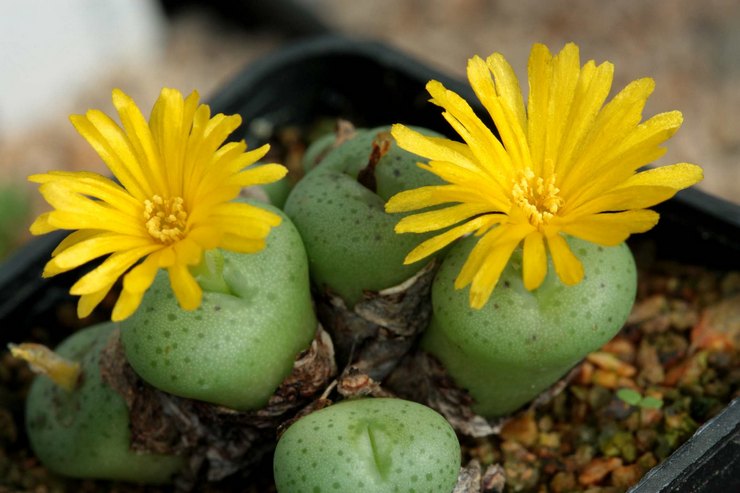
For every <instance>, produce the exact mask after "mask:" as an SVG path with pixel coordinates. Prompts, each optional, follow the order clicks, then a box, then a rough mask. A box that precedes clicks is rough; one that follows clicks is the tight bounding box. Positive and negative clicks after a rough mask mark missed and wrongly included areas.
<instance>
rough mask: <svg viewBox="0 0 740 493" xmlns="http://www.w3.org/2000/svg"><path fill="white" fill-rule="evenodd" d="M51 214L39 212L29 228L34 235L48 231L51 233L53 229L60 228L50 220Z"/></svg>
mask: <svg viewBox="0 0 740 493" xmlns="http://www.w3.org/2000/svg"><path fill="white" fill-rule="evenodd" d="M50 214H51V213H50V212H43V213H41V214H39V216H38V217H37V218H36V219H35V220H34V221H33V223H31V226H29V228H28V230H29V231H30V232H31V234H32V235H45V234H46V233H51V232H52V231H56V230H58V229H59V228H58V227H57V226H54V225H52V224H51V223H50V222H49V216H50Z"/></svg>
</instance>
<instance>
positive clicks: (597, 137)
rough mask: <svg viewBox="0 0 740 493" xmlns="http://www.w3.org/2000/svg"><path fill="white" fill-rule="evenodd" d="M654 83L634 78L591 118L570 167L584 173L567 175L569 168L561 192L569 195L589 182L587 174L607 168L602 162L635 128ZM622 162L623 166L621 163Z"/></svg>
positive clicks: (610, 155) (592, 174) (595, 174)
mask: <svg viewBox="0 0 740 493" xmlns="http://www.w3.org/2000/svg"><path fill="white" fill-rule="evenodd" d="M654 87H655V83H654V82H653V80H652V79H649V78H645V79H639V80H636V81H633V82H631V83H630V84H628V85H627V87H625V88H624V89H622V90H621V91H620V92H619V93H618V94H617V95H616V96H615V97H614V98H613V99H612V100H611V101H609V103H607V104H606V106H604V108H603V109H602V110H601V112H600V113H599V115H598V116H597V117H596V119H595V120H594V123H593V127H592V129H591V131H590V132H589V135H588V138H587V139H585V140H584V142H583V145H582V146H581V149H580V150H579V151H578V155H577V156H573V163H572V165H571V167H572V169H573V170H575V169H577V170H581V171H582V172H583V173H582V174H580V175H577V178H576V177H573V178H571V177H570V174H571V173H572V172H571V173H569V175H568V176H567V177H564V179H563V180H564V181H563V182H562V183H561V187H560V188H561V190H562V191H563V193H564V194H566V195H571V188H573V189H575V188H576V187H577V186H579V184H580V186H583V185H585V184H588V181H587V177H589V176H598V175H599V174H600V173H602V172H603V170H605V169H608V168H605V167H604V166H603V165H602V163H605V162H611V158H612V156H613V155H615V152H617V151H619V150H620V147H619V146H620V145H621V144H622V143H623V142H625V141H626V139H628V137H629V135H630V134H631V133H632V132H634V131H635V129H636V128H637V126H638V124H639V123H640V119H641V118H642V109H643V108H644V106H645V102H646V101H647V98H648V97H649V96H650V94H651V93H652V91H653V89H654ZM548 137H549V136H548ZM620 162H621V161H620ZM627 164H630V165H631V163H627ZM621 166H622V169H623V167H624V164H622V165H621ZM618 168H619V166H618ZM630 173H631V170H630ZM565 178H567V180H565Z"/></svg>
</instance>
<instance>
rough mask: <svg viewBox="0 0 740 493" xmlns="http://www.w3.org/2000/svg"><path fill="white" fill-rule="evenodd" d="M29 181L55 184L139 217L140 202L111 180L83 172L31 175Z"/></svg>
mask: <svg viewBox="0 0 740 493" xmlns="http://www.w3.org/2000/svg"><path fill="white" fill-rule="evenodd" d="M28 180H29V181H33V182H36V183H41V184H44V183H52V182H53V183H55V185H54V186H55V187H59V188H63V189H66V190H68V191H69V192H70V193H74V194H81V195H85V196H87V197H93V198H96V199H99V200H101V201H103V202H106V203H108V204H110V205H111V206H112V207H114V208H116V209H118V210H119V211H121V212H122V213H124V214H127V215H129V216H132V217H136V218H138V217H140V215H141V202H140V201H138V200H136V199H135V198H133V197H132V196H131V194H129V193H128V192H127V191H126V190H124V189H123V188H121V187H120V186H119V185H117V184H116V183H115V182H113V181H112V180H110V179H108V178H106V177H104V176H101V175H98V174H97V173H89V172H85V171H50V172H49V173H44V174H37V175H31V176H29V177H28Z"/></svg>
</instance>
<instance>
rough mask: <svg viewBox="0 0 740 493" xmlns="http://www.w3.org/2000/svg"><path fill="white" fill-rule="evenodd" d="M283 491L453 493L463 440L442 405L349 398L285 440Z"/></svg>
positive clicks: (279, 463) (280, 472) (281, 445)
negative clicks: (435, 408) (443, 413)
mask: <svg viewBox="0 0 740 493" xmlns="http://www.w3.org/2000/svg"><path fill="white" fill-rule="evenodd" d="M273 467H274V472H275V484H276V486H277V490H278V492H279V493H299V492H300V493H305V492H322V493H328V492H332V491H342V492H349V491H362V492H364V493H376V492H377V493H381V492H382V493H384V492H392V491H404V492H417V493H422V492H423V493H433V492H440V493H449V492H450V491H452V489H453V487H454V486H455V483H456V482H457V475H458V471H459V469H460V445H459V443H458V441H457V437H456V436H455V433H454V431H453V430H452V427H451V426H450V425H449V423H448V422H447V421H446V420H445V419H444V418H443V417H442V416H441V415H439V414H437V413H436V412H435V411H433V410H431V409H430V408H428V407H425V406H422V405H421V404H417V403H414V402H410V401H405V400H401V399H387V398H376V399H358V400H351V401H343V402H340V403H339V404H335V405H333V406H330V407H328V408H325V409H322V410H320V411H316V412H314V413H312V414H309V415H307V416H304V417H303V418H301V419H300V420H298V421H296V422H295V423H293V424H292V425H291V426H290V428H288V429H287V430H286V431H285V433H284V434H283V436H282V437H281V438H280V441H279V442H278V445H277V448H276V450H275V456H274V462H273Z"/></svg>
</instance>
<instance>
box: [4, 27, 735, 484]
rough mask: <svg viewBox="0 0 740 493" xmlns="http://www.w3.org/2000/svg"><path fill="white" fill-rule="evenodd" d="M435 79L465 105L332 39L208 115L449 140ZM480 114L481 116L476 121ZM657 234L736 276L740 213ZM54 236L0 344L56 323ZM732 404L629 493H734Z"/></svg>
mask: <svg viewBox="0 0 740 493" xmlns="http://www.w3.org/2000/svg"><path fill="white" fill-rule="evenodd" d="M430 79H437V80H439V81H441V82H443V83H444V84H445V86H446V87H448V88H450V89H452V90H454V91H456V92H457V93H458V94H460V95H462V96H463V97H465V98H466V99H467V100H468V101H471V102H473V101H476V99H475V97H474V95H473V94H472V91H471V90H470V88H469V86H467V85H466V84H464V83H462V82H460V81H458V80H455V79H452V78H450V77H448V76H446V75H444V74H442V73H439V72H437V71H435V70H433V69H430V68H429V67H427V66H425V65H423V64H421V63H419V62H417V61H415V60H413V59H411V58H409V57H407V56H405V55H404V54H401V53H399V52H397V51H394V50H392V49H390V48H388V47H387V46H384V45H382V44H378V43H374V42H364V41H353V40H348V39H346V38H340V37H322V38H317V39H314V40H309V41H303V42H300V43H298V44H296V45H294V46H291V47H288V48H286V49H283V50H281V51H280V52H278V53H275V54H273V55H270V56H269V57H267V58H265V59H263V60H261V61H258V62H256V63H253V64H251V65H250V66H249V67H248V68H247V69H246V70H245V71H244V72H243V73H242V74H241V75H239V76H238V77H236V78H235V79H234V80H233V81H232V82H231V83H230V84H228V85H227V86H226V87H223V88H222V89H221V90H220V91H219V92H218V93H217V94H215V95H214V96H213V97H212V98H211V100H210V104H211V107H212V110H213V112H214V113H215V112H223V113H240V114H241V115H242V117H243V119H244V121H245V122H246V123H245V126H244V127H243V128H242V129H241V130H240V131H239V132H237V135H236V138H245V139H246V140H247V141H248V142H249V144H250V146H252V145H255V144H258V143H261V142H262V141H263V140H264V138H265V136H267V135H269V134H270V130H271V129H273V128H279V127H282V126H286V125H301V124H307V123H310V122H312V121H314V120H315V119H316V118H317V117H320V116H330V117H343V118H346V119H349V120H351V121H353V122H355V123H356V124H358V125H381V124H387V123H391V122H403V123H407V124H418V125H424V126H427V127H431V128H433V129H436V130H438V131H440V132H443V133H448V130H449V129H448V127H447V126H446V124H445V122H444V120H443V119H442V118H440V117H439V109H438V108H436V107H434V106H433V105H431V104H429V103H428V98H429V97H428V94H427V92H426V90H425V89H424V85H425V84H426V82H427V81H428V80H430ZM481 113H482V112H481ZM657 210H658V211H659V212H660V213H661V216H662V218H661V221H660V223H659V225H658V226H657V227H656V228H654V229H653V230H651V231H650V232H649V233H646V234H645V235H640V236H642V237H646V238H648V239H649V240H651V241H652V242H653V243H654V244H655V246H656V249H657V251H656V255H657V256H658V257H659V258H662V259H671V260H676V261H684V262H689V263H694V264H701V265H706V266H708V267H711V268H716V269H725V270H730V269H732V270H740V207H739V206H737V205H735V204H732V203H729V202H726V201H723V200H721V199H718V198H715V197H712V196H710V195H707V194H705V193H702V192H700V191H698V190H695V189H689V190H686V191H683V192H681V193H679V194H678V195H677V196H676V197H675V198H674V199H672V200H670V201H668V202H666V203H664V204H661V205H660V206H659V207H658V208H657ZM59 240H60V235H47V236H45V237H41V238H38V239H36V240H34V241H33V242H31V243H29V244H28V245H27V246H26V247H25V249H24V250H23V251H21V252H19V253H18V254H17V255H16V256H14V257H12V258H11V259H9V260H8V261H7V262H6V263H5V264H4V265H3V266H2V268H1V269H0V320H2V323H1V325H0V326H1V327H2V332H1V333H0V343H2V345H3V346H4V345H5V343H7V342H9V341H18V340H21V339H23V334H27V333H28V331H29V330H30V329H31V328H33V327H36V326H40V325H42V324H44V323H45V321H49V320H51V319H53V318H54V317H56V316H57V315H56V313H55V307H56V306H57V305H58V304H59V302H60V301H64V300H67V301H69V300H70V297H69V295H68V294H67V290H68V289H69V286H70V285H71V283H72V282H73V280H74V279H76V278H77V277H78V276H79V272H72V273H69V274H66V275H61V276H57V277H55V278H52V279H49V280H43V279H41V270H42V267H43V265H44V263H45V262H46V261H47V259H48V258H49V254H50V252H51V250H52V249H53V248H54V246H56V244H57V243H58V242H59ZM739 427H740V401H738V400H736V401H735V402H733V403H732V404H731V405H729V406H728V407H727V408H725V410H724V411H723V412H722V413H721V414H720V415H718V416H716V417H715V418H714V419H712V420H711V421H710V422H708V423H706V424H705V425H704V426H702V427H701V428H700V429H699V430H698V431H697V432H696V434H695V435H694V436H693V437H692V438H691V439H690V440H689V441H688V442H686V443H685V444H684V445H683V446H682V447H681V448H680V449H678V450H677V451H676V452H674V454H673V455H671V456H670V457H669V458H668V459H667V460H666V461H665V462H663V463H662V464H661V465H659V466H657V467H656V468H654V469H653V470H652V471H650V472H649V473H648V474H647V475H646V476H645V477H644V478H643V480H642V481H641V482H640V483H639V484H638V485H636V486H635V487H633V489H631V490H630V491H631V492H633V493H658V492H660V493H668V492H682V493H683V492H716V491H727V492H729V491H740V432H739Z"/></svg>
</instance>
